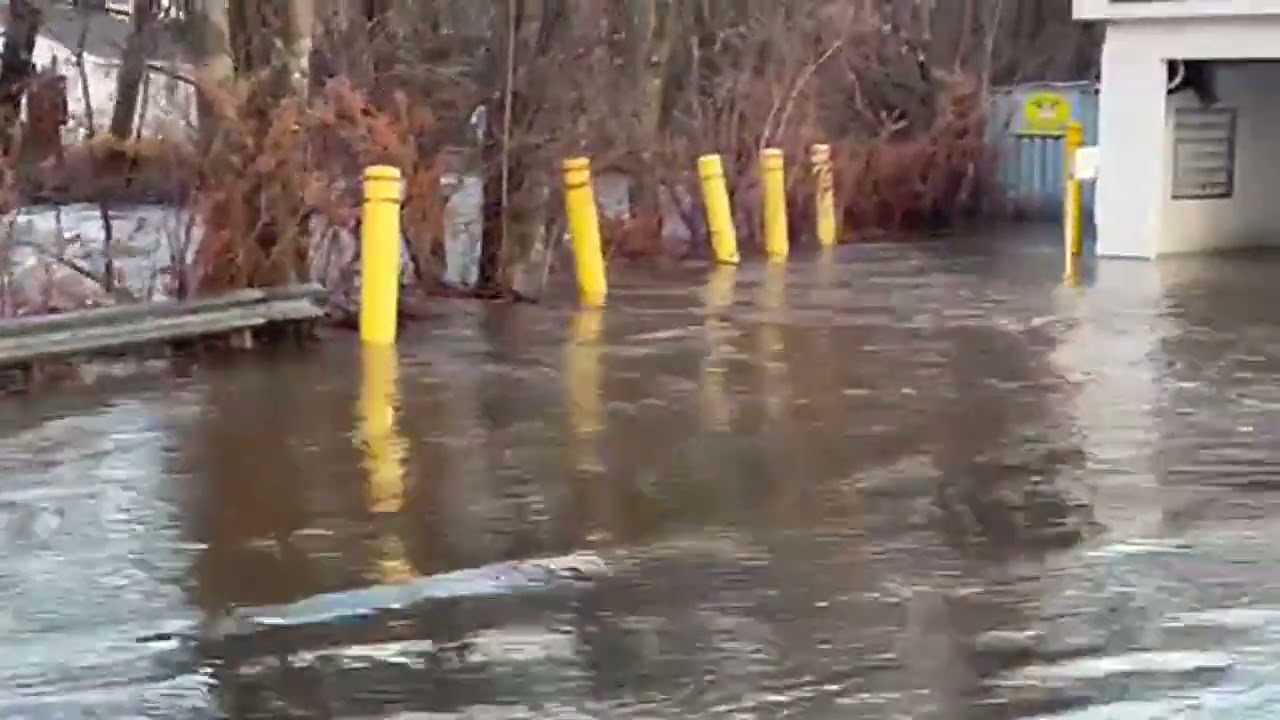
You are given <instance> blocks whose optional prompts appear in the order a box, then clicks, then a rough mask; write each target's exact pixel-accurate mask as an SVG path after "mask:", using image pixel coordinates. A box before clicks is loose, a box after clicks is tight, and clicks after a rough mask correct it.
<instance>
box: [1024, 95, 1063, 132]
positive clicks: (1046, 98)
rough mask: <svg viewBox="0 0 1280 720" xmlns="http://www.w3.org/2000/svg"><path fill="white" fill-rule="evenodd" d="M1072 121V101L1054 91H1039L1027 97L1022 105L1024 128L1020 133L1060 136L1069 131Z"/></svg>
mask: <svg viewBox="0 0 1280 720" xmlns="http://www.w3.org/2000/svg"><path fill="white" fill-rule="evenodd" d="M1070 123H1071V103H1070V102H1069V101H1068V100H1067V98H1066V97H1064V96H1063V95H1060V94H1058V93H1054V92H1037V93H1032V94H1031V95H1029V96H1028V97H1027V100H1026V102H1025V103H1024V104H1023V106H1022V128H1021V131H1020V132H1019V133H1018V134H1019V135H1035V136H1040V137H1058V136H1062V135H1065V134H1066V133H1067V125H1068V124H1070Z"/></svg>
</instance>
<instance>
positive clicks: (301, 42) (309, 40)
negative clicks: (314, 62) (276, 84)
mask: <svg viewBox="0 0 1280 720" xmlns="http://www.w3.org/2000/svg"><path fill="white" fill-rule="evenodd" d="M286 2H287V4H288V8H287V11H286V13H285V32H284V39H285V47H284V49H285V64H286V66H287V67H288V70H289V80H290V82H292V83H293V87H294V91H295V92H297V93H298V94H299V95H302V96H305V95H306V94H307V90H308V88H310V87H311V48H312V44H313V42H314V38H315V30H316V8H315V2H314V1H313V0H286Z"/></svg>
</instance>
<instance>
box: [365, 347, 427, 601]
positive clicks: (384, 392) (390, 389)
mask: <svg viewBox="0 0 1280 720" xmlns="http://www.w3.org/2000/svg"><path fill="white" fill-rule="evenodd" d="M360 360H361V371H362V372H361V383H360V400H359V412H358V422H359V425H358V428H357V433H356V434H357V437H358V438H359V439H360V440H361V445H362V447H363V449H364V458H363V462H364V469H365V478H366V485H365V495H366V500H367V502H368V505H369V511H370V513H372V514H373V516H374V519H375V522H378V523H379V524H382V521H383V520H385V519H387V518H388V516H394V515H397V514H399V512H400V510H401V509H402V508H403V507H404V462H405V457H406V455H407V452H408V445H407V442H406V440H405V438H404V436H403V435H402V434H401V433H400V425H399V420H398V418H397V412H398V408H399V372H400V368H399V358H398V357H397V356H396V348H395V347H394V346H378V345H364V346H362V347H361V354H360ZM377 547H378V550H379V557H378V564H377V569H378V576H379V577H380V578H381V579H382V580H383V581H384V582H403V581H404V580H407V579H408V578H410V577H412V576H413V571H412V569H411V566H410V565H409V563H408V561H407V560H406V553H405V549H404V543H403V541H402V540H401V539H400V536H399V535H397V534H396V533H395V532H393V531H381V532H379V534H378V540H377Z"/></svg>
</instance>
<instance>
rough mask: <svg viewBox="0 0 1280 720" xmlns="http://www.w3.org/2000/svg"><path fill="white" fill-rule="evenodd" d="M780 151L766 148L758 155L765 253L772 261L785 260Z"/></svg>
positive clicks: (786, 243)
mask: <svg viewBox="0 0 1280 720" xmlns="http://www.w3.org/2000/svg"><path fill="white" fill-rule="evenodd" d="M785 173H786V170H785V167H784V163H783V157H782V151H781V150H779V149H777V148H768V149H766V150H765V151H764V152H762V153H761V154H760V174H761V181H762V182H763V183H764V251H765V254H766V255H767V256H768V257H769V259H770V260H773V261H781V260H786V259H787V253H788V250H789V243H790V241H789V239H788V231H787V180H786V174H785Z"/></svg>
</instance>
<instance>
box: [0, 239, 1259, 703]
mask: <svg viewBox="0 0 1280 720" xmlns="http://www.w3.org/2000/svg"><path fill="white" fill-rule="evenodd" d="M1052 235H1053V233H1052V232H1050V233H1048V236H1047V237H1048V239H1046V240H1045V241H1044V242H1042V243H1027V242H1021V243H1012V242H1006V243H996V244H995V245H994V246H992V245H991V244H990V243H983V244H975V245H974V247H972V248H966V247H963V245H964V244H963V243H961V244H959V245H961V246H960V247H957V246H955V245H953V246H951V247H946V246H943V245H916V246H869V245H868V246H851V247H846V248H841V249H840V250H839V251H838V253H837V254H836V255H835V256H834V257H825V258H824V257H811V256H804V255H801V256H799V257H796V258H795V259H794V260H793V261H792V262H791V263H789V264H788V265H787V266H786V267H785V268H773V269H771V268H766V267H763V266H761V265H759V264H754V263H748V264H745V265H744V266H743V267H741V268H739V269H737V271H736V272H735V271H733V270H728V269H720V270H717V271H708V269H706V268H705V267H701V266H695V265H690V266H686V267H682V268H678V269H674V270H661V271H659V270H640V269H634V268H633V269H629V270H626V271H623V272H620V273H619V274H618V275H616V276H615V278H614V280H613V282H614V286H613V288H612V291H611V293H612V294H611V296H610V306H609V308H608V309H607V310H606V311H603V312H600V313H594V312H590V311H575V309H574V304H573V302H571V294H570V293H569V288H567V287H560V288H558V289H557V294H558V297H557V298H554V299H553V300H550V301H548V302H547V303H546V304H544V305H540V306H535V305H521V306H508V305H500V304H486V303H475V302H464V301H445V300H442V301H440V302H439V303H438V309H437V315H436V317H434V318H432V319H431V320H430V321H429V322H424V323H423V324H421V325H417V326H413V327H411V328H409V329H408V330H407V331H406V334H405V335H404V336H403V338H402V342H401V346H400V356H399V359H398V362H396V361H395V360H394V358H391V357H379V356H363V357H362V356H361V354H360V351H359V348H358V347H356V343H355V341H354V337H351V336H346V335H338V336H336V337H335V338H334V339H332V340H331V341H329V342H326V343H323V344H320V345H318V346H316V347H313V348H309V349H305V350H298V349H295V348H281V349H278V350H274V351H272V352H270V353H268V354H266V355H243V356H239V357H230V358H224V359H219V360H215V361H211V362H208V363H204V364H201V365H199V366H197V367H195V368H188V369H186V370H184V371H182V372H174V371H173V370H172V369H169V368H165V367H149V368H147V369H145V370H144V372H142V373H139V374H137V375H131V376H128V377H114V378H113V377H103V378H99V379H97V380H96V381H94V382H93V383H91V385H90V386H89V387H85V388H70V389H63V390H55V391H52V392H50V393H47V394H43V395H40V396H36V397H30V398H17V397H15V398H8V399H4V400H2V401H0V477H2V478H3V480H0V519H2V520H3V543H2V544H0V647H3V648H4V649H5V652H4V653H3V654H0V717H4V718H90V717H93V718H133V717H154V718H219V717H228V718H375V717H388V716H390V717H402V718H495V719H496V718H504V719H505V718H540V717H547V718H689V717H697V718H756V717H767V718H772V717H804V718H940V719H941V718H947V719H950V718H965V719H968V718H973V719H984V720H985V719H987V718H991V719H1004V718H1035V717H1044V718H1080V719H1088V718H1121V717H1122V718H1126V719H1134V720H1136V719H1139V718H1180V717H1195V718H1263V717H1271V716H1272V715H1273V714H1274V713H1273V712H1269V711H1271V710H1272V709H1273V708H1277V707H1280V682H1278V681H1277V680H1276V678H1277V677H1280V675H1278V674H1277V673H1278V672H1280V622H1278V621H1280V552H1277V551H1276V549H1275V548H1276V546H1277V543H1280V502H1278V500H1280V413H1277V412H1276V408H1277V407H1278V406H1280V282H1276V278H1277V277H1280V258H1267V257H1234V258H1214V259H1205V258H1195V259H1191V258H1188V259H1176V260H1169V261H1162V262H1160V263H1145V262H1139V261H1133V262H1126V261H1106V262H1102V263H1100V264H1099V265H1098V266H1097V267H1096V268H1089V269H1088V271H1087V273H1086V276H1085V281H1084V283H1083V284H1082V285H1081V286H1080V287H1074V288H1071V287H1063V286H1062V282H1061V262H1060V260H1059V258H1058V251H1059V249H1058V246H1057V245H1056V244H1055V243H1054V242H1053V240H1052ZM391 396H394V397H391ZM393 407H398V412H396V411H394V410H393V409H392V408H393ZM528 561H533V562H528ZM450 573H453V574H450ZM427 578H434V579H427Z"/></svg>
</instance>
